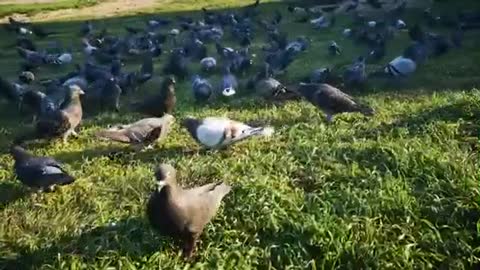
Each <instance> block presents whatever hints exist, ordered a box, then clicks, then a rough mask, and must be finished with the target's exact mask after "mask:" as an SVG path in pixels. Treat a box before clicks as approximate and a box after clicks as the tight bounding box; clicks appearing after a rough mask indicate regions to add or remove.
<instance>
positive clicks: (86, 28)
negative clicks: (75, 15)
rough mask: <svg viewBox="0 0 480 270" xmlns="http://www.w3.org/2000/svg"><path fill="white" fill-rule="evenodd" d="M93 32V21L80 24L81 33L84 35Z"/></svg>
mask: <svg viewBox="0 0 480 270" xmlns="http://www.w3.org/2000/svg"><path fill="white" fill-rule="evenodd" d="M92 32H93V24H92V22H91V21H85V22H83V23H82V25H81V26H80V35H81V36H83V37H84V36H88V35H90V34H92Z"/></svg>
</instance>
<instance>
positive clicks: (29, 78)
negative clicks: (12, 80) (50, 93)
mask: <svg viewBox="0 0 480 270" xmlns="http://www.w3.org/2000/svg"><path fill="white" fill-rule="evenodd" d="M18 80H19V81H20V82H22V83H24V84H31V83H32V82H33V81H35V74H33V73H32V72H30V71H22V72H20V74H19V75H18Z"/></svg>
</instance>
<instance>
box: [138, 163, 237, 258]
mask: <svg viewBox="0 0 480 270" xmlns="http://www.w3.org/2000/svg"><path fill="white" fill-rule="evenodd" d="M155 177H156V179H157V184H158V188H157V190H155V191H154V192H153V193H152V194H151V195H150V199H149V200H148V203H147V209H146V214H147V217H148V220H149V221H150V224H151V226H152V227H153V228H154V229H155V230H156V231H158V232H159V233H160V234H162V235H166V236H170V237H173V238H177V239H180V240H182V241H183V255H184V256H185V257H187V258H190V257H191V256H192V255H193V253H194V251H195V245H196V241H197V239H198V238H199V237H200V235H201V234H202V231H203V228H204V227H205V225H207V224H208V223H209V222H210V220H211V219H212V218H213V217H214V216H215V214H216V213H217V211H218V208H219V207H220V204H221V202H222V199H223V197H225V195H227V194H228V193H229V192H230V190H231V187H230V186H228V185H227V184H225V183H211V184H207V185H204V186H201V187H194V188H190V189H183V188H182V187H181V186H179V185H178V184H177V179H176V177H177V175H176V170H175V169H174V168H173V167H172V166H171V165H168V164H162V165H160V166H159V168H158V169H157V170H156V171H155Z"/></svg>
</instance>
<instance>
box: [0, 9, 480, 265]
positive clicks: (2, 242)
mask: <svg viewBox="0 0 480 270" xmlns="http://www.w3.org/2000/svg"><path fill="white" fill-rule="evenodd" d="M176 2H177V3H176V4H175V6H174V7H172V6H169V7H166V6H165V5H163V6H160V7H158V13H159V15H161V16H166V17H169V16H176V15H179V14H182V15H185V14H186V13H188V14H190V12H189V11H181V12H179V11H174V10H175V9H176V8H179V9H181V10H185V9H195V8H197V7H200V6H201V5H203V4H204V3H205V4H206V5H209V6H216V7H222V8H224V7H225V5H226V4H225V3H223V4H221V2H222V1H218V0H215V1H205V2H204V1H194V0H183V1H176ZM240 2H242V3H243V1H232V0H231V1H227V2H226V3H227V4H228V5H230V4H231V5H232V7H233V6H238V5H239V3H240ZM219 3H220V4H219ZM187 7H188V8H187ZM465 7H469V8H470V7H475V8H480V3H478V1H475V0H471V1H442V3H441V4H439V5H438V6H436V7H435V9H436V10H441V11H443V12H446V13H450V12H455V11H457V10H461V9H463V8H465ZM174 8H175V9H174ZM261 9H262V11H263V12H264V13H265V14H266V16H271V14H272V12H273V11H274V10H276V9H278V10H282V12H283V13H284V16H285V18H284V22H283V23H282V28H283V29H287V30H288V31H289V33H290V38H291V39H293V38H295V37H296V36H297V35H308V36H310V37H311V38H312V40H313V42H312V46H311V47H310V48H309V49H308V51H307V52H305V53H304V54H302V55H301V56H299V58H298V59H296V60H295V61H294V63H293V64H292V66H291V67H289V69H288V72H287V74H285V75H284V76H282V77H279V78H278V79H279V80H280V81H282V82H284V83H285V84H289V83H295V82H298V81H299V80H300V78H303V77H305V76H306V75H308V74H309V73H310V71H311V70H313V69H314V68H320V67H326V66H342V65H345V64H348V63H350V62H351V60H352V59H353V58H354V57H355V56H358V55H360V54H361V53H364V52H365V50H366V48H364V47H359V46H355V45H353V44H352V42H351V41H349V40H346V39H344V38H343V37H342V36H341V33H342V29H343V28H344V27H345V26H346V25H348V24H349V23H350V20H349V19H348V18H340V19H339V21H338V24H337V26H336V27H335V28H333V29H330V30H320V31H317V30H313V29H311V27H310V26H309V25H308V24H297V23H294V22H293V20H292V18H290V17H288V16H287V13H286V4H285V3H281V2H274V3H265V4H263V5H262V6H261ZM150 12H152V11H150ZM196 14H198V13H195V15H196ZM419 14H420V13H419V12H417V11H411V12H409V16H408V18H407V19H406V21H407V23H409V22H411V21H412V20H413V21H414V20H416V19H418V16H419ZM148 17H149V15H135V16H133V15H132V16H124V17H117V18H111V19H105V20H102V21H96V22H95V23H96V24H97V25H99V28H101V26H105V27H108V28H109V29H111V30H112V31H113V32H115V33H123V32H124V30H123V29H122V26H124V25H127V24H130V25H138V26H141V25H143V21H142V20H143V19H145V18H148ZM79 24H80V22H79V21H68V22H52V23H45V26H46V27H48V28H49V29H53V30H58V31H60V32H61V34H59V35H58V36H56V37H55V38H56V39H58V40H60V41H62V42H63V43H64V44H65V45H66V46H71V47H73V48H74V49H75V50H77V51H78V53H76V54H75V56H76V57H77V62H79V63H81V59H79V58H80V55H81V52H80V42H79V38H78V37H77V34H76V33H77V32H78V29H79ZM435 31H439V32H443V31H444V29H436V30H435ZM332 39H335V40H336V41H337V42H338V43H339V44H340V46H342V47H343V49H344V54H342V55H341V56H338V57H330V56H328V55H327V50H326V47H327V46H328V44H329V42H330V40H332ZM465 39H466V40H465V44H464V48H462V49H457V50H453V51H451V52H450V53H448V54H447V55H445V56H441V57H439V58H435V59H432V60H430V61H429V62H428V63H427V64H425V65H423V66H421V67H420V68H419V69H418V71H417V73H416V74H415V75H414V76H413V77H412V78H410V79H409V81H408V82H405V83H404V84H403V85H402V87H398V86H393V85H391V84H388V83H385V82H383V81H374V82H372V83H371V85H370V87H369V89H367V90H365V91H362V92H358V91H356V92H349V93H350V94H352V95H353V96H355V97H357V98H358V99H359V100H361V101H363V102H366V103H368V104H370V105H371V106H372V107H373V108H375V110H376V111H377V113H376V115H375V116H374V117H373V118H364V117H361V116H360V115H356V114H352V115H342V116H339V117H338V118H336V120H335V122H334V123H333V124H327V123H326V122H325V119H324V115H323V114H322V113H321V112H320V111H319V110H318V109H316V108H315V107H313V106H312V105H309V104H308V103H306V102H299V101H294V102H293V101H292V102H288V103H286V104H284V105H273V104H269V103H266V102H263V101H259V100H258V98H255V97H253V96H252V95H249V94H242V95H241V96H242V97H241V98H239V100H236V101H235V102H231V103H222V102H216V103H213V104H210V105H207V106H199V105H196V104H195V103H194V101H193V97H192V95H191V93H190V83H189V82H182V83H179V84H178V85H177V98H178V103H177V109H176V114H175V116H176V118H177V124H176V126H175V128H174V130H173V132H172V133H171V134H170V136H169V137H168V138H167V139H166V140H165V141H163V142H161V143H159V145H158V146H157V147H156V148H155V149H153V150H147V151H145V152H142V153H138V154H133V153H129V152H128V151H127V148H123V146H122V145H118V144H111V143H107V142H103V141H99V140H97V139H95V138H94V136H93V134H94V133H95V131H97V130H98V129H100V128H102V127H105V126H106V125H108V124H115V123H127V122H129V121H132V120H137V119H139V118H141V117H142V116H141V115H138V114H135V113H133V112H131V111H129V110H128V106H127V104H128V103H129V102H131V101H132V99H138V98H140V97H141V96H144V95H146V94H147V93H153V92H155V91H157V90H158V89H156V87H155V83H154V82H152V83H149V84H148V85H147V86H146V87H144V88H143V89H141V90H140V91H139V92H138V93H137V94H136V95H134V96H133V97H132V96H127V97H124V98H123V102H122V104H123V105H124V106H123V107H122V109H121V112H120V113H118V114H117V113H113V112H104V113H100V114H96V115H93V114H92V113H89V114H88V115H87V116H86V117H85V118H84V121H83V124H82V126H81V128H80V132H79V135H80V136H79V138H78V139H71V140H70V141H69V142H68V144H66V145H65V144H63V143H62V142H61V141H54V142H52V143H50V144H42V143H37V144H35V143H34V144H30V145H29V148H28V149H29V150H31V151H32V152H34V153H36V154H42V155H49V156H53V157H55V158H57V159H58V160H60V161H62V162H64V163H65V166H66V168H68V170H69V171H70V172H71V173H72V174H73V175H74V176H76V177H77V182H76V183H75V184H73V185H70V186H66V187H63V188H61V189H60V190H58V191H56V192H54V193H44V194H29V192H28V191H27V190H26V189H25V188H24V187H22V185H21V184H20V183H19V182H18V180H17V179H16V178H15V176H14V174H13V172H12V165H13V161H12V159H11V157H10V156H9V154H8V147H9V145H10V143H11V141H12V138H13V137H14V136H16V135H17V134H20V133H21V132H23V131H25V130H26V129H28V128H29V124H30V123H31V117H30V116H19V115H18V112H17V111H16V110H15V107H14V106H11V105H7V104H6V103H5V102H3V101H2V102H1V104H0V148H1V150H2V151H1V153H0V269H3V268H5V269H31V268H39V269H174V268H175V269H189V268H196V269H198V268H203V269H249V268H258V269H323V268H328V269H330V268H338V269H367V268H370V269H372V268H373V269H476V267H478V266H479V265H480V239H479V236H478V229H477V227H478V226H479V223H478V221H479V219H480V196H479V191H480V186H479V180H480V166H479V158H480V157H479V155H478V149H479V147H480V139H479V137H480V90H479V89H478V88H479V86H480V65H479V64H478V60H479V59H480V50H479V49H478V48H480V31H478V30H476V31H469V32H467V33H466V35H465ZM407 40H408V37H407V34H406V33H400V34H399V36H398V37H397V38H396V39H395V41H394V42H391V43H389V50H388V53H387V56H386V58H385V60H384V61H385V62H386V61H388V60H389V59H393V57H394V56H397V55H399V54H400V53H401V52H402V49H403V48H404V47H405V46H406V44H407ZM263 41H264V37H263V35H260V36H259V38H257V39H256V40H255V43H254V44H253V48H254V50H255V52H257V53H258V50H259V48H260V47H261V46H262V45H263ZM13 43H14V36H13V35H12V34H8V33H6V32H3V30H2V32H1V33H0V46H1V47H2V48H3V49H2V50H1V51H0V56H1V57H0V74H1V75H2V76H6V77H9V78H11V79H13V78H14V76H15V74H16V73H17V72H18V65H17V63H18V58H17V55H16V52H15V50H14V49H13V48H12V47H11V46H9V45H11V44H13ZM46 43H47V41H39V42H38V44H43V45H46ZM210 52H211V53H212V54H214V50H210ZM164 60H165V56H162V57H161V58H160V59H159V60H157V61H156V62H155V67H156V68H157V71H159V70H160V69H161V67H162V65H163V63H164V62H165V61H164ZM256 64H258V65H259V64H260V63H258V62H257V63H256ZM137 66H138V62H134V63H131V64H128V67H129V68H136V67H137ZM369 68H370V69H374V68H375V67H369ZM70 70H73V66H72V67H69V68H68V70H63V69H61V70H59V69H42V70H41V72H40V73H39V74H38V77H40V78H48V77H51V76H53V75H55V74H63V73H66V72H67V71H70ZM157 75H159V76H160V72H158V73H157ZM215 78H216V77H215ZM154 81H157V79H154ZM187 115H193V116H197V117H204V116H221V115H228V116H229V117H231V118H233V119H237V120H241V121H246V122H247V121H261V122H264V123H268V124H270V125H272V126H274V127H275V128H276V134H275V135H274V136H273V137H272V138H271V139H268V140H267V139H254V140H250V141H246V142H243V143H241V144H238V145H236V146H234V147H231V148H229V149H227V150H224V151H218V152H207V153H205V152H197V151H194V152H193V153H189V154H186V153H185V151H184V150H185V149H199V146H198V145H197V144H196V143H195V142H194V141H193V140H192V139H191V138H190V137H189V135H188V134H187V132H186V131H185V129H183V128H181V127H180V125H179V124H178V123H179V122H180V121H181V119H182V118H183V117H185V116H187ZM112 151H120V152H121V153H122V154H118V155H116V156H112V155H109V153H111V152H112ZM162 162H167V163H171V164H173V165H174V166H175V167H176V168H177V170H178V172H179V174H180V181H181V182H182V183H183V185H185V186H193V185H199V184H204V183H207V182H211V181H218V180H223V181H225V182H227V183H229V184H231V185H232V186H233V190H232V192H231V193H230V194H229V195H227V197H226V198H225V200H224V203H223V206H222V207H221V209H220V211H219V213H218V214H217V216H216V218H215V219H214V220H213V221H212V223H211V224H209V225H208V226H207V227H206V229H205V232H204V234H203V235H202V237H201V243H200V245H199V249H198V253H197V256H196V257H195V259H194V260H193V261H189V262H187V261H184V259H183V258H182V256H181V252H180V251H179V249H178V248H177V246H176V245H175V243H173V242H172V241H171V240H170V239H168V238H163V237H161V236H158V235H157V234H155V233H154V232H153V231H152V230H151V228H150V227H149V225H148V222H147V220H146V218H145V216H144V210H145V202H146V200H147V199H148V196H149V194H150V191H151V190H152V188H153V187H154V178H153V173H152V170H153V168H154V167H155V166H156V165H157V164H159V163H162ZM109 267H113V268H109Z"/></svg>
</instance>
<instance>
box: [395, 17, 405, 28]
mask: <svg viewBox="0 0 480 270" xmlns="http://www.w3.org/2000/svg"><path fill="white" fill-rule="evenodd" d="M395 27H396V28H397V29H405V28H407V24H406V23H405V22H404V21H403V20H400V19H398V20H397V21H396V22H395Z"/></svg>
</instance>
